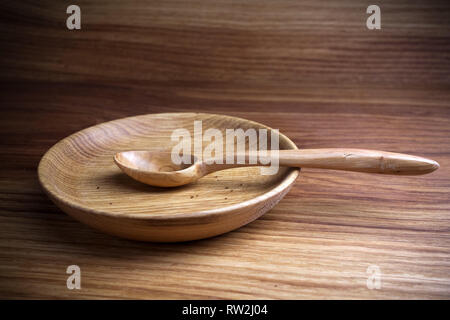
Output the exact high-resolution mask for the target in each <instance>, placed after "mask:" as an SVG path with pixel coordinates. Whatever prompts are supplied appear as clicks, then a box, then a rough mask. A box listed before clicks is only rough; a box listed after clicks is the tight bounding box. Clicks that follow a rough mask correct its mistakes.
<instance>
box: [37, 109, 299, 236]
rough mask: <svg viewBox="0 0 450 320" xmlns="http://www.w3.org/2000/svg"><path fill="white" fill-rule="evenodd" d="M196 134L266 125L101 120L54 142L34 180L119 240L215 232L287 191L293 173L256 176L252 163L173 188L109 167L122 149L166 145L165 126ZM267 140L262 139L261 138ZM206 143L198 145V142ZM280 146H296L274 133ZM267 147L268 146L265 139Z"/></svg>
mask: <svg viewBox="0 0 450 320" xmlns="http://www.w3.org/2000/svg"><path fill="white" fill-rule="evenodd" d="M195 120H202V128H203V132H204V131H205V130H207V129H208V128H217V129H219V130H220V131H221V132H223V134H224V136H225V130H226V129H234V128H242V129H244V130H247V129H249V128H254V129H260V128H266V129H267V130H268V132H269V133H268V135H269V136H270V132H271V131H270V130H271V129H270V128H269V127H266V126H264V125H262V124H259V123H256V122H253V121H248V120H245V119H241V118H236V117H230V116H224V115H216V114H204V113H163V114H149V115H143V116H136V117H130V118H124V119H119V120H115V121H110V122H106V123H102V124H99V125H96V126H93V127H90V128H87V129H84V130H82V131H79V132H77V133H75V134H73V135H71V136H69V137H67V138H65V139H63V140H61V141H59V142H58V143H57V144H56V145H54V146H53V147H52V148H51V149H50V150H49V151H48V152H47V153H46V154H45V155H44V156H43V158H42V159H41V162H40V164H39V168H38V174H39V180H40V183H41V185H42V187H43V188H44V190H45V191H46V193H47V194H48V196H49V197H50V198H51V199H52V201H53V202H54V203H55V204H56V205H57V206H58V207H59V208H61V209H62V210H63V211H64V212H66V213H67V214H69V215H70V216H72V217H74V218H75V219H77V220H79V221H81V222H83V223H85V224H87V225H89V226H91V227H93V228H95V229H98V230H101V231H103V232H105V233H108V234H112V235H116V236H119V237H123V238H128V239H134V240H142V241H157V242H176V241H188V240H195V239H202V238H207V237H212V236H216V235H219V234H222V233H225V232H228V231H231V230H234V229H237V228H239V227H241V226H243V225H246V224H247V223H249V222H251V221H253V220H255V219H257V218H258V217H260V216H261V215H263V214H264V213H265V212H267V211H268V210H270V209H271V208H272V207H273V206H275V205H276V204H277V203H278V201H280V200H281V199H282V198H283V196H284V195H285V194H286V193H287V192H288V191H289V189H290V187H291V186H292V184H293V183H294V182H295V180H296V178H297V177H298V174H299V171H300V170H299V169H296V168H280V170H279V171H278V173H277V174H275V175H262V174H261V171H260V168H259V167H247V168H234V169H228V170H224V171H220V172H216V173H214V174H211V175H208V176H205V177H204V178H202V179H200V180H198V181H197V182H196V183H193V184H189V185H186V186H183V187H176V188H158V187H151V186H148V185H145V184H142V183H139V182H137V181H134V180H133V179H131V178H130V177H128V176H127V175H125V174H124V173H123V172H121V170H120V169H119V168H118V167H117V166H116V165H115V163H114V161H113V155H114V154H115V153H117V152H119V151H126V150H151V149H161V148H165V149H167V150H170V149H171V148H172V147H173V146H174V145H175V144H177V142H176V141H172V140H171V134H172V132H173V130H175V129H178V128H185V129H187V130H189V131H190V133H191V136H193V132H194V121H195ZM269 143H270V142H269ZM206 145H207V143H204V146H203V147H205V146H206ZM279 145H280V149H296V148H297V147H296V146H295V144H294V143H293V142H292V141H291V140H289V138H287V137H286V136H284V135H283V134H279ZM269 146H270V144H269Z"/></svg>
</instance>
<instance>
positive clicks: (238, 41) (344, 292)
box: [0, 0, 450, 299]
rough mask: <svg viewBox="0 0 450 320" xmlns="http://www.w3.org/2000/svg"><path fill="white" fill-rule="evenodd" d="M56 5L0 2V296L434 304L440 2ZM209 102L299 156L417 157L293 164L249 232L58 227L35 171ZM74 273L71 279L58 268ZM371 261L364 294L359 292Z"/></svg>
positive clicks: (442, 32)
mask: <svg viewBox="0 0 450 320" xmlns="http://www.w3.org/2000/svg"><path fill="white" fill-rule="evenodd" d="M392 2H393V1H389V2H388V1H378V2H377V4H378V5H379V6H380V8H381V14H382V29H381V30H368V29H367V28H366V24H365V20H366V18H367V17H368V15H367V14H366V7H367V6H368V5H369V2H367V3H366V2H364V1H363V2H361V1H357V0H355V1H351V0H345V1H332V2H329V1H312V0H311V1H297V0H292V1H287V0H281V1H265V0H258V1H226V0H217V1H213V2H211V1H206V0H205V1H200V0H199V1H181V0H180V1H175V0H173V1H143V0H138V1H133V2H132V3H129V4H127V2H124V1H118V0H116V1H95V2H94V1H92V3H91V2H90V1H77V4H78V5H79V6H80V8H81V12H82V29H81V30H75V31H69V30H67V29H66V24H65V20H66V17H67V16H68V15H67V14H66V7H65V6H66V4H64V3H63V2H61V1H39V3H37V2H35V3H33V4H32V3H31V2H29V3H26V2H24V1H2V4H1V5H0V15H1V19H0V21H1V22H0V24H1V25H2V31H1V32H0V45H1V52H2V53H1V55H0V64H1V70H2V72H1V76H0V77H1V79H0V81H1V101H0V108H1V109H0V110H1V114H0V137H1V138H0V141H1V146H2V152H0V163H1V169H0V179H1V180H0V182H1V183H0V227H1V233H0V297H1V298H58V299H59V298H74V299H79V298H137V299H140V298H146V299H165V298H176V299H177V298H182V299H190V298H195V299H198V298H200V299H203V298H205V299H209V298H225V299H228V298H232V299H240V298H243V299H253V298H255V299H260V298H263V299H272V298H276V299H279V298H281V299H302V298H308V299H309V298H312V299H320V298H332V299H334V298H346V299H347V298H349V299H355V298H356V299H357V298H369V299H373V298H374V299H378V298H389V299H391V298H407V299H409V298H447V299H448V298H450V77H449V75H450V55H449V51H450V27H449V23H448V16H449V11H450V7H449V3H448V1H441V2H439V1H416V2H414V3H411V2H410V1H395V3H392ZM172 111H174V112H175V111H177V112H179V111H199V112H212V113H223V114H229V115H234V116H239V117H244V118H247V119H251V120H255V121H259V122H262V123H265V124H267V125H269V126H271V127H274V128H279V129H280V131H281V132H283V133H285V134H287V135H288V136H289V137H290V138H291V139H292V140H293V141H294V142H295V143H296V144H297V145H298V146H299V147H303V148H319V147H354V148H372V149H381V150H388V151H394V152H404V153H412V154H417V155H420V156H426V157H430V158H432V159H435V160H437V161H438V162H440V164H441V168H440V169H439V170H438V171H437V172H435V173H432V174H430V175H426V176H418V177H392V176H377V175H366V174H357V173H346V172H333V171H319V170H313V169H304V170H302V173H301V176H300V178H299V179H298V181H297V183H296V184H295V186H294V187H293V188H292V190H291V191H290V193H289V194H288V195H287V196H286V197H285V198H284V199H283V200H282V201H281V202H280V203H279V204H278V205H277V206H276V207H275V208H274V209H273V210H271V211H270V212H268V213H267V214H265V215H264V216H263V217H262V218H260V219H259V220H257V221H254V222H253V223H251V224H249V225H247V226H245V227H243V228H241V229H239V230H237V231H235V232H231V233H229V234H226V235H223V236H219V237H215V238H212V239H207V240H201V241H195V242H190V243H181V244H152V243H139V242H132V241H126V240H122V239H118V238H114V237H111V236H107V235H104V234H102V233H99V232H97V231H94V230H92V229H90V228H88V227H86V226H84V225H82V224H81V223H79V222H77V221H74V220H73V219H71V218H69V217H68V216H67V215H65V214H64V213H63V212H62V211H60V210H59V209H58V208H57V207H55V206H54V205H53V204H52V203H51V202H50V201H49V200H48V198H47V197H46V196H45V195H44V194H43V191H42V189H41V188H40V186H39V183H38V180H37V172H36V168H37V165H38V162H39V160H40V158H41V156H42V155H43V154H44V153H45V151H46V150H47V149H48V148H50V147H51V146H52V145H53V144H54V143H56V142H57V141H58V140H59V139H61V138H64V137H65V136H67V135H69V134H71V133H73V132H75V131H77V130H80V129H83V128H85V127H87V126H91V125H95V124H97V123H101V122H103V121H108V120H111V119H116V118H120V117H125V116H131V115H137V114H145V113H155V112H172ZM69 265H78V266H79V267H80V268H81V286H82V288H81V290H68V289H67V288H66V279H67V277H68V275H67V274H66V268H67V266H69ZM369 266H372V268H375V269H370V268H369V270H376V268H379V271H380V273H379V274H378V275H379V276H380V279H381V288H380V289H376V288H375V289H372V290H371V289H369V288H368V287H367V279H368V277H369V276H370V274H368V273H367V269H368V267H369Z"/></svg>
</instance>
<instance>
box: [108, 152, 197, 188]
mask: <svg viewBox="0 0 450 320" xmlns="http://www.w3.org/2000/svg"><path fill="white" fill-rule="evenodd" d="M114 162H115V163H116V164H117V166H119V168H120V169H121V170H122V171H123V172H125V173H126V174H127V175H129V176H130V177H132V178H133V179H135V180H137V181H140V182H142V183H146V184H150V185H152V186H156V187H178V186H182V185H185V184H188V183H191V182H194V181H196V180H197V179H199V178H200V177H201V176H203V174H202V173H203V172H202V170H204V166H203V163H202V162H200V161H197V159H196V158H195V157H194V156H191V163H190V164H184V163H181V164H174V162H173V161H172V158H171V154H170V152H167V151H159V152H158V151H156V152H150V151H125V152H119V153H116V154H115V155H114Z"/></svg>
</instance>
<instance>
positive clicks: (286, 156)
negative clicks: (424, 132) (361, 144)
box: [259, 148, 439, 175]
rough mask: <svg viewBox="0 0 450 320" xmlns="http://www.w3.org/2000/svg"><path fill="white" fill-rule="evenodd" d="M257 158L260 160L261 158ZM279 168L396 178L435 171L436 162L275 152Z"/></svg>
mask: <svg viewBox="0 0 450 320" xmlns="http://www.w3.org/2000/svg"><path fill="white" fill-rule="evenodd" d="M259 156H260V159H261V156H262V154H259ZM273 156H276V153H273V152H270V153H268V155H266V157H270V158H271V157H273ZM263 157H264V156H263ZM267 160H269V159H266V161H267ZM279 164H280V166H289V167H304V168H321V169H333V170H346V171H358V172H370V173H384V174H399V175H419V174H425V173H429V172H432V171H434V170H436V169H438V168H439V164H438V163H437V162H436V161H433V160H430V159H426V158H422V157H416V156H412V155H408V154H402V153H393V152H385V151H376V150H364V149H342V148H330V149H303V150H279Z"/></svg>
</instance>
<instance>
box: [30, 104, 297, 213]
mask: <svg viewBox="0 0 450 320" xmlns="http://www.w3.org/2000/svg"><path fill="white" fill-rule="evenodd" d="M151 115H160V116H163V115H192V116H194V117H195V116H198V115H204V116H220V117H225V118H230V119H238V120H241V121H245V122H247V123H250V124H256V125H257V126H260V127H261V126H262V127H264V128H267V129H270V130H273V128H271V127H269V126H267V125H265V124H262V123H259V122H256V121H253V120H248V119H245V118H240V117H236V116H230V115H225V114H220V113H208V112H161V113H159V112H158V113H146V114H141V115H134V116H129V117H123V118H119V119H114V120H110V121H105V122H101V123H98V124H95V125H92V126H89V127H87V128H84V129H81V130H79V131H76V132H74V133H72V134H70V135H68V136H67V137H64V138H62V139H61V140H58V141H57V142H56V143H55V144H54V145H52V146H51V147H50V148H49V149H48V150H47V151H46V152H45V153H44V155H43V156H42V158H41V160H40V161H39V165H38V170H37V171H38V180H39V183H40V184H41V186H42V188H43V189H44V191H45V193H46V194H47V195H48V196H49V197H50V199H52V200H53V199H56V200H57V201H60V202H61V203H62V204H63V205H66V206H68V207H70V208H73V209H76V210H79V211H82V212H85V213H89V214H94V215H100V216H107V217H111V218H122V219H136V220H154V221H162V220H165V221H167V220H175V219H190V218H204V217H207V216H216V215H221V214H226V213H229V212H233V211H234V210H237V209H242V208H245V207H249V206H252V205H256V204H258V203H261V202H263V201H265V200H266V199H270V198H271V197H273V196H275V195H276V194H280V193H282V192H283V191H284V190H285V189H287V188H290V187H291V186H292V184H293V183H294V182H295V181H296V180H297V178H298V176H299V174H300V168H290V172H287V176H286V177H285V178H284V179H283V180H282V181H281V183H280V184H278V185H277V186H275V187H274V188H272V189H270V190H269V191H267V192H264V193H263V194H261V195H258V196H256V197H254V198H251V199H249V200H245V201H243V202H239V203H236V204H232V205H228V206H224V207H221V208H216V209H209V210H202V211H197V212H190V213H182V212H181V213H174V214H160V213H157V214H148V215H146V214H143V213H117V212H116V213H113V212H109V211H104V210H98V209H93V208H91V207H88V206H83V205H80V204H78V203H75V202H73V201H71V200H68V199H66V198H64V197H61V196H60V195H59V194H58V193H56V192H54V191H53V190H52V188H51V187H49V186H50V185H51V183H49V182H48V181H47V178H46V177H45V175H44V174H43V170H44V169H43V166H44V162H45V161H47V158H48V157H49V155H50V152H52V150H54V149H56V148H58V145H60V144H63V143H64V142H65V141H68V140H70V139H73V137H74V136H76V135H78V134H80V133H82V132H84V131H87V130H90V129H92V128H94V127H98V126H100V125H105V124H108V123H114V122H118V121H123V120H126V119H129V118H139V117H147V116H151ZM278 134H279V135H280V136H282V137H284V138H285V139H286V141H287V142H288V143H289V144H290V146H291V147H292V149H295V150H296V149H298V147H297V145H296V144H295V143H294V142H293V141H292V140H291V139H289V137H287V136H286V135H285V134H283V133H281V132H278ZM283 197H284V196H283ZM53 201H54V200H53ZM61 210H62V209H61ZM62 211H64V210H62Z"/></svg>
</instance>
